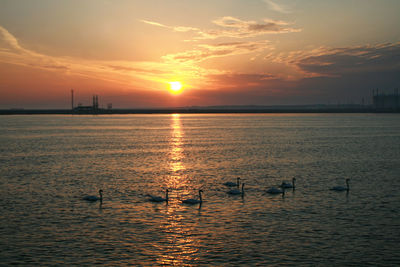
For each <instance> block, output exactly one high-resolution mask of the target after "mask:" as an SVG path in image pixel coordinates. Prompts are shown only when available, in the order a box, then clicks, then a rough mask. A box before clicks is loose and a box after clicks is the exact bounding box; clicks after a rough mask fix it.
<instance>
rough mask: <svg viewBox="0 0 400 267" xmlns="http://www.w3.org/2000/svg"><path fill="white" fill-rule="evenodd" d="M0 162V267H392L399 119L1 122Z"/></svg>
mask: <svg viewBox="0 0 400 267" xmlns="http://www.w3.org/2000/svg"><path fill="white" fill-rule="evenodd" d="M0 151H1V154H0V166H1V167H0V196H1V197H0V236H1V238H0V262H1V263H2V264H4V265H10V264H17V265H20V264H21V265H22V264H27V265H37V264H41V265H59V264H62V265H88V266H91V265H94V264H104V265H110V266H115V265H145V266H148V265H155V266H159V265H177V266H198V265H206V264H210V265H214V266H215V265H218V266H224V265H226V266H232V265H247V266H249V265H271V266H276V265H295V266H298V265H330V266H332V265H337V266H343V265H368V264H370V265H384V266H391V265H393V266H395V265H399V264H400V251H399V249H398V244H399V242H400V216H399V208H400V193H399V191H400V179H399V176H400V116H399V115H398V114H376V115H374V114H362V115H357V114H286V115H279V114H274V115H236V114H235V115H128V116H116V115H113V116H1V117H0ZM238 176H240V177H241V178H242V180H243V181H244V182H245V184H246V185H245V195H244V196H243V197H241V196H240V195H239V196H230V195H228V194H226V191H228V188H226V187H225V186H223V185H222V183H224V182H226V181H233V182H234V181H236V177H238ZM294 176H295V177H296V178H297V182H296V190H295V191H292V190H287V192H286V194H285V197H284V198H282V196H280V195H278V196H270V195H268V194H265V190H266V189H267V188H269V187H271V186H277V185H279V184H280V183H281V182H282V181H283V180H287V181H291V178H292V177H294ZM346 178H350V179H351V181H350V188H351V189H350V192H349V193H348V194H346V192H333V191H330V190H328V189H329V188H330V187H332V186H335V185H345V181H344V180H345V179H346ZM166 188H170V189H171V190H172V192H170V201H169V203H168V205H166V204H165V203H151V202H149V201H148V200H147V199H148V197H147V194H154V195H160V196H163V195H164V190H165V189H166ZM99 189H103V190H104V201H103V204H102V205H100V203H99V202H95V203H89V202H85V201H83V200H82V197H83V196H85V195H87V194H90V195H96V194H97V191H98V190H99ZM199 189H203V190H204V194H203V197H204V202H203V204H202V205H201V206H199V205H194V206H188V205H183V204H181V200H182V199H185V198H189V197H190V198H194V197H197V191H198V190H199Z"/></svg>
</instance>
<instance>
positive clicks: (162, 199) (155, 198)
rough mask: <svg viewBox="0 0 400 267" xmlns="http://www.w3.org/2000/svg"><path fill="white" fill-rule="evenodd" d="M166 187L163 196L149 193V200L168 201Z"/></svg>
mask: <svg viewBox="0 0 400 267" xmlns="http://www.w3.org/2000/svg"><path fill="white" fill-rule="evenodd" d="M168 192H169V191H168V189H166V190H165V198H163V197H159V196H152V195H150V198H149V201H151V202H164V201H165V202H168Z"/></svg>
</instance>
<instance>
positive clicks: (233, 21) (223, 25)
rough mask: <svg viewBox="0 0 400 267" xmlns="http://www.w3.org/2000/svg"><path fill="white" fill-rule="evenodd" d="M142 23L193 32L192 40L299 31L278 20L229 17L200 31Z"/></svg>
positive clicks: (144, 21) (156, 23)
mask: <svg viewBox="0 0 400 267" xmlns="http://www.w3.org/2000/svg"><path fill="white" fill-rule="evenodd" d="M141 21H142V22H143V23H146V24H149V25H153V26H157V27H163V28H167V29H171V30H173V31H177V32H189V31H191V32H193V33H194V34H195V36H194V38H193V39H194V40H212V39H217V38H224V37H227V38H238V39H239V38H251V37H255V36H259V35H265V34H278V33H290V32H299V31H301V29H298V28H294V27H292V26H291V24H290V23H288V22H284V21H278V20H268V19H264V20H263V21H262V22H257V21H252V20H251V21H245V20H241V19H238V18H235V17H231V16H225V17H221V18H218V19H215V20H213V21H212V22H213V24H214V25H216V26H217V27H218V28H216V29H205V30H201V29H198V28H193V27H186V26H168V25H164V24H161V23H158V22H154V21H148V20H141Z"/></svg>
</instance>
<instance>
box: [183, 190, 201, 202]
mask: <svg viewBox="0 0 400 267" xmlns="http://www.w3.org/2000/svg"><path fill="white" fill-rule="evenodd" d="M201 193H203V190H201V189H200V190H199V199H193V198H189V199H184V200H182V203H185V204H201V203H203V199H202V197H201Z"/></svg>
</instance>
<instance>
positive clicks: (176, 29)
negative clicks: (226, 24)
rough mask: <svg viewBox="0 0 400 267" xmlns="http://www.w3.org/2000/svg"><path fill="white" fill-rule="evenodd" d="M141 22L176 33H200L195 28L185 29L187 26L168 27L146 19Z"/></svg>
mask: <svg viewBox="0 0 400 267" xmlns="http://www.w3.org/2000/svg"><path fill="white" fill-rule="evenodd" d="M139 21H141V22H143V23H146V24H149V25H153V26H157V27H162V28H167V29H170V30H173V31H176V32H190V31H197V32H198V31H200V30H199V29H198V28H193V27H185V26H176V27H173V26H167V25H164V24H161V23H158V22H155V21H149V20H144V19H141V20H139Z"/></svg>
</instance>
